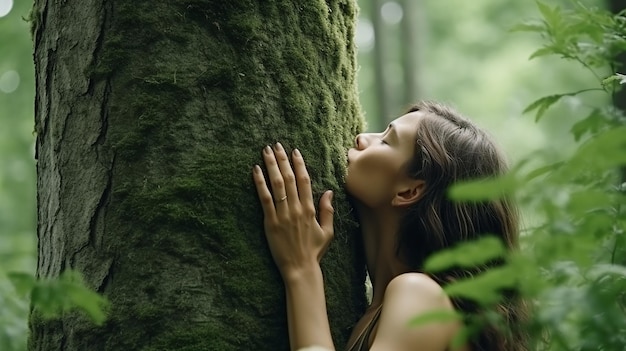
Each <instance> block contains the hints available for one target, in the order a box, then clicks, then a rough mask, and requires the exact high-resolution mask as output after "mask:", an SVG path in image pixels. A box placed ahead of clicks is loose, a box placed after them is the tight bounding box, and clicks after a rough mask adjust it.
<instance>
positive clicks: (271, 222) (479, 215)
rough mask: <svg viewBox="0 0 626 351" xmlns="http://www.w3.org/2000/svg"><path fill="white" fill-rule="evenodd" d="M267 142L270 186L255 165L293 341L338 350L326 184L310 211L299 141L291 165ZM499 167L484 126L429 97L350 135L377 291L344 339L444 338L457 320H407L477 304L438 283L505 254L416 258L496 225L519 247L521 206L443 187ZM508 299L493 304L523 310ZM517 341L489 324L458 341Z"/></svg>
mask: <svg viewBox="0 0 626 351" xmlns="http://www.w3.org/2000/svg"><path fill="white" fill-rule="evenodd" d="M263 154H264V156H263V157H264V161H265V164H266V166H267V172H268V180H269V184H270V187H271V191H270V189H269V188H268V186H267V183H266V180H265V176H264V174H263V173H262V171H261V168H260V167H259V166H255V167H254V170H253V177H254V180H255V184H256V187H257V191H258V195H259V198H260V200H261V203H262V206H263V211H264V216H265V232H266V237H267V240H268V243H269V247H270V250H271V252H272V256H273V258H274V261H275V262H276V264H277V266H278V268H279V270H280V273H281V275H282V277H283V280H284V283H285V288H286V297H287V299H286V300H287V318H288V324H289V339H290V344H291V349H292V350H298V349H300V348H304V347H311V346H318V347H322V348H325V349H331V350H334V346H333V341H332V339H331V334H330V328H329V324H328V318H327V315H326V301H325V298H324V286H323V280H322V272H321V270H320V266H319V261H320V259H321V257H322V255H323V254H324V251H325V249H326V247H327V246H328V244H329V242H330V240H331V238H332V236H333V208H332V205H331V200H332V192H330V191H329V192H326V193H325V194H324V195H323V196H322V198H321V199H320V204H319V222H318V221H317V220H316V210H315V205H314V203H313V198H312V194H311V185H310V179H309V176H308V173H307V170H306V167H305V163H304V160H303V158H302V155H301V154H300V152H299V151H298V150H297V149H296V150H293V152H292V156H291V160H292V164H293V167H292V166H291V165H290V162H289V157H288V155H287V153H286V151H285V150H284V149H283V147H282V146H281V145H280V144H279V143H278V144H276V145H275V146H274V149H273V150H272V149H271V148H270V147H266V148H265V149H264V152H263ZM505 171H506V166H505V162H504V161H503V158H502V157H501V155H500V154H499V152H498V151H497V149H496V147H495V146H494V144H493V142H492V141H491V140H490V138H489V137H488V136H487V135H486V134H485V133H484V132H483V131H482V130H480V129H479V128H477V127H476V126H475V125H474V124H472V123H471V122H469V121H468V120H466V119H464V118H463V117H461V116H459V115H458V114H457V113H455V112H454V111H453V110H451V109H449V108H447V107H445V106H442V105H439V104H436V103H429V102H424V103H420V104H418V105H416V106H414V107H412V108H411V109H410V110H409V111H408V113H407V114H405V115H403V116H401V117H399V118H398V119H396V120H395V121H393V122H392V123H391V124H390V125H389V127H388V128H387V129H386V130H385V131H384V132H382V133H369V134H360V135H358V136H357V137H356V142H355V147H354V148H351V149H350V150H349V151H348V170H347V175H346V184H345V186H346V189H347V192H348V193H349V194H350V195H351V196H352V197H353V198H354V200H355V208H356V210H357V216H358V219H359V221H360V223H361V229H362V235H363V244H364V245H363V247H364V250H365V257H366V264H367V269H368V273H369V276H370V279H371V282H372V286H373V295H372V302H371V304H370V306H369V307H368V309H367V310H366V312H365V314H364V315H363V317H362V318H361V319H360V320H359V321H358V323H357V324H356V326H355V328H354V330H353V332H352V336H351V338H350V341H349V344H348V348H349V350H354V351H362V350H371V351H385V350H395V351H402V350H406V351H412V350H420V351H444V350H451V342H452V340H453V338H454V337H455V335H456V334H457V333H458V332H459V330H460V329H461V328H462V327H463V322H459V321H456V322H441V323H431V324H425V325H420V326H409V325H408V321H410V320H411V319H412V318H414V317H415V316H418V315H420V314H424V313H426V312H429V311H433V310H448V311H452V310H457V311H459V312H471V313H476V312H479V309H478V307H477V306H475V305H473V304H472V303H471V301H462V300H452V299H450V298H448V297H447V296H446V295H445V294H444V293H443V289H442V287H443V286H445V284H447V283H449V282H451V281H454V280H456V279H460V278H462V277H464V276H467V275H471V274H476V273H478V272H479V271H481V270H483V269H485V268H487V267H488V266H493V265H497V264H500V263H501V262H497V261H494V262H491V263H490V265H486V266H485V267H476V269H473V270H471V271H470V270H467V269H465V270H461V269H451V270H449V271H447V272H444V273H442V274H438V275H426V274H423V273H420V271H419V270H420V268H421V266H422V265H423V263H424V261H425V259H426V258H427V257H428V256H429V255H431V254H432V253H435V252H437V251H439V250H442V249H445V248H447V247H451V246H454V245H455V244H457V243H459V242H462V241H467V240H472V239H476V238H478V237H480V236H481V235H485V234H487V233H490V234H492V235H498V236H499V237H500V239H501V240H502V241H503V243H504V244H505V245H506V246H507V247H508V248H509V249H514V248H515V247H516V245H517V217H516V213H515V211H514V209H513V208H512V206H511V205H510V204H509V202H508V201H507V200H506V199H502V200H496V201H490V202H473V203H456V202H452V201H450V200H449V199H448V198H447V196H446V190H447V188H448V187H449V186H450V185H451V184H453V183H455V182H457V181H461V180H468V179H476V178H484V177H493V176H497V175H500V174H503V173H504V172H505ZM515 303H516V302H515V299H514V293H510V294H509V296H508V299H506V300H505V301H504V302H503V303H502V304H501V305H499V306H496V307H497V308H496V309H497V311H498V312H499V313H500V315H501V316H503V317H504V318H505V320H507V321H509V322H510V323H514V322H515V321H516V320H517V319H519V316H518V314H519V311H520V310H519V308H518V307H517V306H516V305H515ZM523 344H524V343H523V338H522V337H520V336H516V335H513V336H507V335H505V332H504V331H500V330H497V329H496V328H495V327H485V328H483V330H482V331H481V332H480V333H479V335H478V336H477V337H474V338H473V339H472V340H471V341H470V342H468V343H467V344H466V345H462V346H461V347H460V348H456V350H472V351H479V350H520V349H524V346H523Z"/></svg>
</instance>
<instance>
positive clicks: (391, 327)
mask: <svg viewBox="0 0 626 351" xmlns="http://www.w3.org/2000/svg"><path fill="white" fill-rule="evenodd" d="M453 310H454V306H453V305H452V303H451V302H450V299H449V298H448V297H447V296H446V294H445V293H444V291H443V288H442V287H441V286H440V285H439V284H438V283H437V282H435V281H434V280H433V279H432V278H430V277H429V276H427V275H425V274H421V273H405V274H401V275H399V276H397V277H395V278H394V279H393V280H391V282H389V284H388V285H387V289H386V291H385V296H384V299H383V308H382V312H381V315H380V319H379V321H378V323H379V324H378V329H377V331H376V334H375V337H374V341H373V343H372V347H371V349H370V350H371V351H385V350H406V351H411V350H421V351H444V350H446V349H447V348H448V346H449V345H450V342H451V341H452V339H453V338H454V335H455V334H456V332H458V331H459V329H460V328H461V324H460V323H459V322H458V321H448V322H433V323H429V324H422V325H418V326H412V325H411V324H410V321H411V320H412V319H414V318H416V317H419V316H420V315H424V314H426V313H430V312H434V311H453Z"/></svg>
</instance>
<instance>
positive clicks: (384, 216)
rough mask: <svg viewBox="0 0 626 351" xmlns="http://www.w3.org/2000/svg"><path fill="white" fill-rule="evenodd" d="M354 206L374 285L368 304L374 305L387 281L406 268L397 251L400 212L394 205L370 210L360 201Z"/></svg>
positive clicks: (405, 270) (382, 294)
mask: <svg viewBox="0 0 626 351" xmlns="http://www.w3.org/2000/svg"><path fill="white" fill-rule="evenodd" d="M356 209H357V213H358V217H359V222H360V223H361V234H362V236H363V248H364V250H365V262H366V265H367V271H368V273H369V276H370V280H371V282H372V288H373V294H372V304H371V306H370V307H371V308H375V307H377V306H379V305H380V304H381V303H382V301H383V296H384V293H385V289H386V288H387V285H388V284H389V282H390V281H391V280H392V279H393V278H395V277H396V276H398V275H400V274H402V273H406V272H408V271H409V268H408V267H407V266H406V265H405V264H404V263H402V262H401V261H400V259H399V258H398V255H397V253H396V248H397V246H396V243H397V238H398V230H399V228H400V219H401V218H402V216H401V215H402V213H401V212H400V211H398V210H397V209H393V208H386V209H372V208H367V207H364V206H363V205H362V204H358V205H357V206H356Z"/></svg>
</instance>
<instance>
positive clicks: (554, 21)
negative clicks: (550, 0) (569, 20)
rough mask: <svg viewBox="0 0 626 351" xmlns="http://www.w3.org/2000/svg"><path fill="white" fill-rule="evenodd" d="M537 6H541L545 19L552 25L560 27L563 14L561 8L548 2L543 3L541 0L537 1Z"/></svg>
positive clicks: (540, 9)
mask: <svg viewBox="0 0 626 351" xmlns="http://www.w3.org/2000/svg"><path fill="white" fill-rule="evenodd" d="M537 7H538V8H539V12H541V15H542V16H543V19H544V20H545V21H546V23H547V24H548V25H549V26H550V27H555V29H558V27H559V23H560V21H561V16H560V14H559V12H560V8H559V7H558V6H555V7H554V8H551V7H550V6H548V5H547V4H544V3H542V2H541V1H537Z"/></svg>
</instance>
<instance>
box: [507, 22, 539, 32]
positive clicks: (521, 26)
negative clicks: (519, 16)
mask: <svg viewBox="0 0 626 351" xmlns="http://www.w3.org/2000/svg"><path fill="white" fill-rule="evenodd" d="M545 29H546V27H545V26H544V25H542V24H537V23H518V24H516V25H514V26H513V27H511V28H510V29H509V31H510V32H544V31H545Z"/></svg>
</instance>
